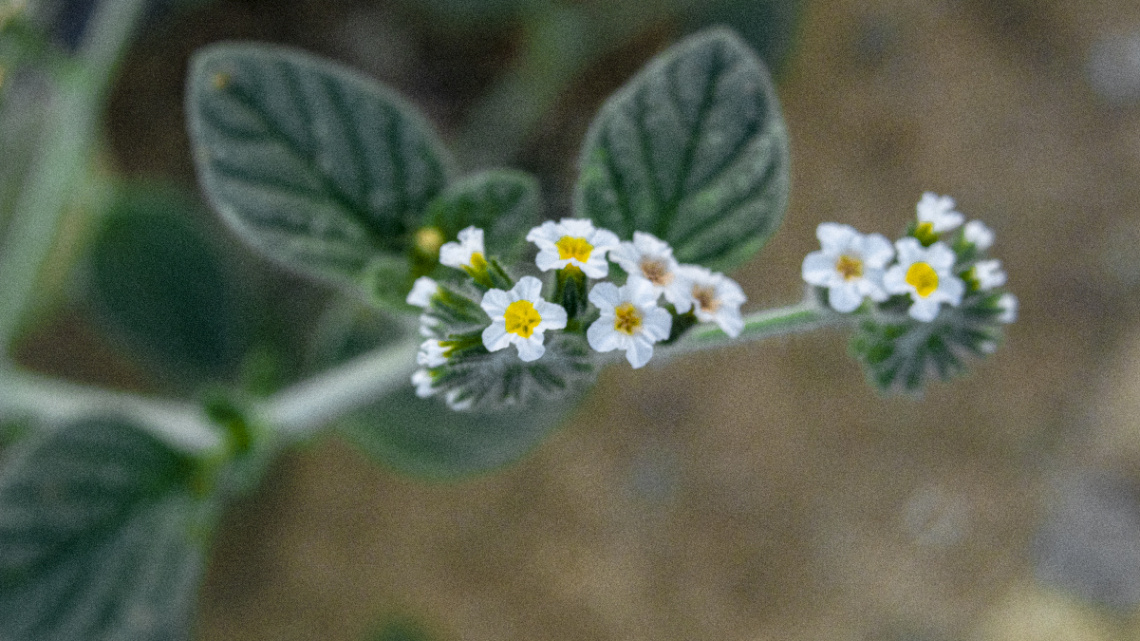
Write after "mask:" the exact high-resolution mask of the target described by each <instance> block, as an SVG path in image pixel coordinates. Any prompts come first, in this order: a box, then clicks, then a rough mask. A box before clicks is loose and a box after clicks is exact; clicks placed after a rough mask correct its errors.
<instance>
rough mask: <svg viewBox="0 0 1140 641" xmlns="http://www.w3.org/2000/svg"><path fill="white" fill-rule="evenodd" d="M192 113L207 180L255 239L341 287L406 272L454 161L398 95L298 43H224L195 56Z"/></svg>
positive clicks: (238, 226)
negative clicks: (413, 238)
mask: <svg viewBox="0 0 1140 641" xmlns="http://www.w3.org/2000/svg"><path fill="white" fill-rule="evenodd" d="M187 114H188V116H187V117H188V119H189V128H190V137H191V140H192V143H193V146H194V158H195V162H196V164H197V167H198V176H199V180H200V182H201V183H202V188H203V189H204V191H205V192H206V194H207V195H208V196H209V199H210V201H211V203H212V204H213V205H214V207H215V208H217V210H218V211H219V212H220V213H221V215H222V217H223V218H224V219H225V220H226V222H227V223H229V224H230V226H231V227H233V229H234V230H235V231H236V232H237V233H238V234H239V235H241V236H242V237H243V238H244V239H245V240H246V241H248V242H249V243H250V244H251V245H253V246H254V247H256V248H258V249H260V250H261V251H262V252H263V253H264V254H265V255H266V256H268V257H270V258H272V259H274V260H276V261H278V262H280V263H282V264H283V265H286V266H288V267H291V268H293V269H295V270H297V271H299V272H302V273H305V274H308V275H310V276H314V277H319V278H323V279H325V280H328V281H331V282H334V283H338V284H340V285H342V286H344V285H349V286H355V287H364V288H367V287H368V286H369V285H370V284H375V283H376V282H377V281H378V280H383V281H385V282H387V283H391V282H392V281H393V280H395V281H400V280H401V279H404V280H409V279H410V277H409V274H408V273H407V267H406V260H404V254H406V252H407V251H408V249H409V248H410V246H411V236H412V234H413V233H414V232H415V230H416V229H417V228H418V227H419V226H420V225H421V223H422V220H423V216H424V214H425V210H426V208H427V204H428V202H430V201H431V200H432V199H433V198H434V197H435V196H437V195H438V194H439V193H440V192H441V191H442V190H443V187H444V186H445V185H446V184H447V182H448V178H449V176H450V175H451V173H452V172H451V160H450V158H449V157H448V155H447V154H446V152H445V151H444V150H443V147H442V145H441V144H440V143H439V141H438V139H437V137H436V135H435V133H434V132H433V131H432V129H431V127H430V126H429V125H428V124H427V123H426V122H425V121H424V120H423V118H421V117H420V116H419V114H418V113H417V112H416V111H415V109H414V108H412V107H411V106H410V105H408V104H407V103H406V102H405V101H404V100H403V99H402V98H400V97H399V96H397V95H395V94H394V93H393V92H391V91H389V90H387V89H385V88H384V87H382V86H380V85H379V84H377V83H375V82H372V81H370V80H368V79H366V78H364V77H362V76H359V75H357V74H355V73H353V72H351V71H349V70H347V69H345V68H343V67H341V66H339V65H337V64H334V63H332V62H329V61H325V60H321V59H318V58H315V57H312V56H309V55H306V54H303V53H300V52H297V51H293V50H289V49H284V48H281V47H273V46H268V45H255V44H222V45H214V46H211V47H208V48H206V49H204V50H203V51H201V52H199V53H198V54H197V56H196V57H195V59H194V61H193V65H192V67H191V71H190V79H189V87H188V91H187ZM396 259H399V260H396ZM378 272H383V275H382V277H380V276H378ZM401 285H403V283H401ZM407 285H408V286H410V282H408V283H407ZM403 291H405V292H406V291H407V289H406V288H404V290H403Z"/></svg>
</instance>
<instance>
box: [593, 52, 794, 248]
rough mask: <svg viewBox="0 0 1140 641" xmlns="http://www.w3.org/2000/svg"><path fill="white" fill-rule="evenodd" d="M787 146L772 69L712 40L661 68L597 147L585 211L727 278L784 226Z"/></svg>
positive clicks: (616, 112)
mask: <svg viewBox="0 0 1140 641" xmlns="http://www.w3.org/2000/svg"><path fill="white" fill-rule="evenodd" d="M787 199H788V138H787V131H786V128H785V125H784V120H783V116H781V114H780V110H779V106H778V104H777V101H776V95H775V91H774V90H773V88H772V83H771V80H770V79H769V77H768V73H767V71H766V70H765V68H764V65H763V63H761V62H760V60H759V59H758V58H757V57H756V55H755V54H754V53H753V52H752V51H751V50H750V49H749V48H748V47H747V46H746V45H745V44H744V43H743V42H742V41H741V40H740V39H739V38H738V37H737V36H735V35H733V34H732V33H731V32H729V31H726V30H719V29H717V30H711V31H706V32H702V33H700V34H698V35H696V36H693V37H691V38H689V39H687V40H685V41H683V42H681V43H680V44H678V45H676V46H675V47H672V48H671V49H669V50H668V51H666V52H665V53H663V54H662V55H660V56H658V57H657V58H656V59H654V60H653V61H651V62H650V64H649V66H648V67H646V68H645V69H644V70H642V71H641V72H640V73H639V74H638V75H637V76H636V77H634V78H633V80H631V81H630V82H629V83H628V84H627V85H626V86H625V87H623V88H622V89H621V90H620V91H618V92H617V93H616V94H614V95H613V96H612V97H610V99H609V100H607V101H606V103H605V104H604V105H603V106H602V109H601V111H600V112H599V113H598V116H597V117H596V118H595V120H594V122H593V124H592V125H591V127H590V131H589V133H588V134H587V136H586V142H585V145H584V147H583V150H582V157H581V175H580V177H579V181H578V191H577V203H576V205H577V211H578V215H579V216H585V217H589V218H591V219H593V220H594V221H595V222H596V223H598V224H599V225H600V226H602V227H606V228H608V229H612V230H613V231H615V232H617V234H618V235H619V236H621V237H623V238H626V239H628V238H631V237H632V235H633V232H634V231H647V232H650V233H653V234H655V235H657V236H658V237H660V238H661V239H662V240H665V241H666V242H668V243H670V244H671V245H672V246H673V249H674V254H675V255H676V257H677V259H678V260H680V261H681V262H685V263H700V264H703V265H706V266H709V267H712V268H714V269H722V270H723V269H728V268H731V267H733V266H735V265H738V264H740V263H741V262H743V261H745V260H747V259H748V258H749V257H750V256H752V254H754V253H755V252H756V251H757V250H758V249H760V247H761V246H762V245H763V244H764V242H765V241H766V240H767V239H768V237H769V236H771V234H772V233H773V232H774V231H775V230H776V227H777V226H778V225H779V224H780V221H781V220H782V219H783V215H784V209H785V207H786V205H787Z"/></svg>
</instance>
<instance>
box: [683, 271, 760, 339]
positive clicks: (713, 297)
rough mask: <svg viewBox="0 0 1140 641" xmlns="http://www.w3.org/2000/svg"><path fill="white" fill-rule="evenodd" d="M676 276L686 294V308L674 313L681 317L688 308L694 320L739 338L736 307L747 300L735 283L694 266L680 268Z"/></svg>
mask: <svg viewBox="0 0 1140 641" xmlns="http://www.w3.org/2000/svg"><path fill="white" fill-rule="evenodd" d="M678 276H680V278H682V279H684V281H685V287H686V288H687V289H688V292H689V297H688V298H689V304H688V305H685V306H684V307H683V308H682V306H681V305H677V311H678V312H680V313H682V314H684V313H685V312H688V311H689V309H690V308H692V310H693V313H694V314H695V315H696V317H697V320H700V321H703V322H714V323H716V324H717V325H719V326H720V328H721V329H722V330H724V333H725V334H728V335H729V336H732V337H733V338H735V337H737V336H739V335H740V332H741V330H743V329H744V319H742V318H741V317H740V306H741V305H743V304H744V302H745V301H746V300H747V299H746V298H745V296H744V290H742V289H740V285H737V284H736V281H734V280H732V279H731V278H728V277H727V276H725V275H724V274H721V273H719V272H716V273H714V272H712V271H711V270H709V269H706V268H704V267H700V266H697V265H682V266H681V268H680V269H679V270H678Z"/></svg>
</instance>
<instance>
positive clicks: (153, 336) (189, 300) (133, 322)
mask: <svg viewBox="0 0 1140 641" xmlns="http://www.w3.org/2000/svg"><path fill="white" fill-rule="evenodd" d="M195 209H196V207H195V205H194V204H193V203H192V202H190V201H188V200H187V199H185V198H183V197H181V195H180V194H179V193H177V192H175V191H172V190H160V189H155V188H147V189H131V190H128V191H127V192H125V193H124V194H123V195H122V196H121V197H120V198H118V199H117V201H116V202H115V203H114V204H113V205H112V207H111V211H110V212H109V214H108V215H107V217H106V218H105V219H104V221H103V224H102V228H101V229H100V230H99V232H98V234H97V235H96V236H95V239H94V242H93V244H92V247H91V254H90V267H91V270H90V287H89V292H90V301H91V304H92V307H93V308H94V311H95V312H96V314H95V315H96V318H97V319H99V320H101V321H102V322H103V323H104V324H105V325H106V326H107V327H108V329H109V330H110V331H111V333H112V334H114V335H116V336H118V337H121V338H123V339H124V340H125V342H126V343H127V345H128V346H129V347H131V348H133V349H132V351H135V352H141V353H142V354H143V355H144V356H149V357H150V359H151V360H153V361H156V362H157V363H158V364H159V365H161V366H163V370H164V371H166V372H169V373H172V374H175V375H177V376H179V377H182V378H187V377H189V378H208V379H220V378H228V377H230V376H232V375H233V374H234V373H235V372H236V370H237V368H238V365H239V363H240V361H241V359H242V356H243V355H244V354H245V352H246V350H247V348H248V347H249V344H250V342H251V336H250V327H249V323H248V319H247V318H246V316H245V314H244V310H243V306H242V300H241V292H240V291H239V289H238V286H237V283H236V282H235V281H234V278H233V276H232V272H231V270H230V269H229V268H228V267H227V266H226V265H225V264H224V263H223V261H222V259H221V256H220V254H219V252H218V250H217V249H216V247H215V246H214V245H213V244H212V243H211V242H209V240H208V239H207V238H206V236H205V235H204V233H203V232H202V230H200V229H199V228H198V227H197V226H196V225H195V224H194V223H193V220H194V217H195V216H196V215H198V214H197V212H196V211H195Z"/></svg>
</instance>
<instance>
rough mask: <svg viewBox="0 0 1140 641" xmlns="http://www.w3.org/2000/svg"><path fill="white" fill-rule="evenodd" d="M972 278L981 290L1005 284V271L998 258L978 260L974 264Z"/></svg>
mask: <svg viewBox="0 0 1140 641" xmlns="http://www.w3.org/2000/svg"><path fill="white" fill-rule="evenodd" d="M974 278H975V279H976V280H977V281H978V289H980V290H982V291H986V290H990V289H993V288H995V287H1001V286H1002V285H1004V284H1005V272H1004V271H1002V268H1001V261H1000V260H979V261H978V262H977V263H975V264H974Z"/></svg>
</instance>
